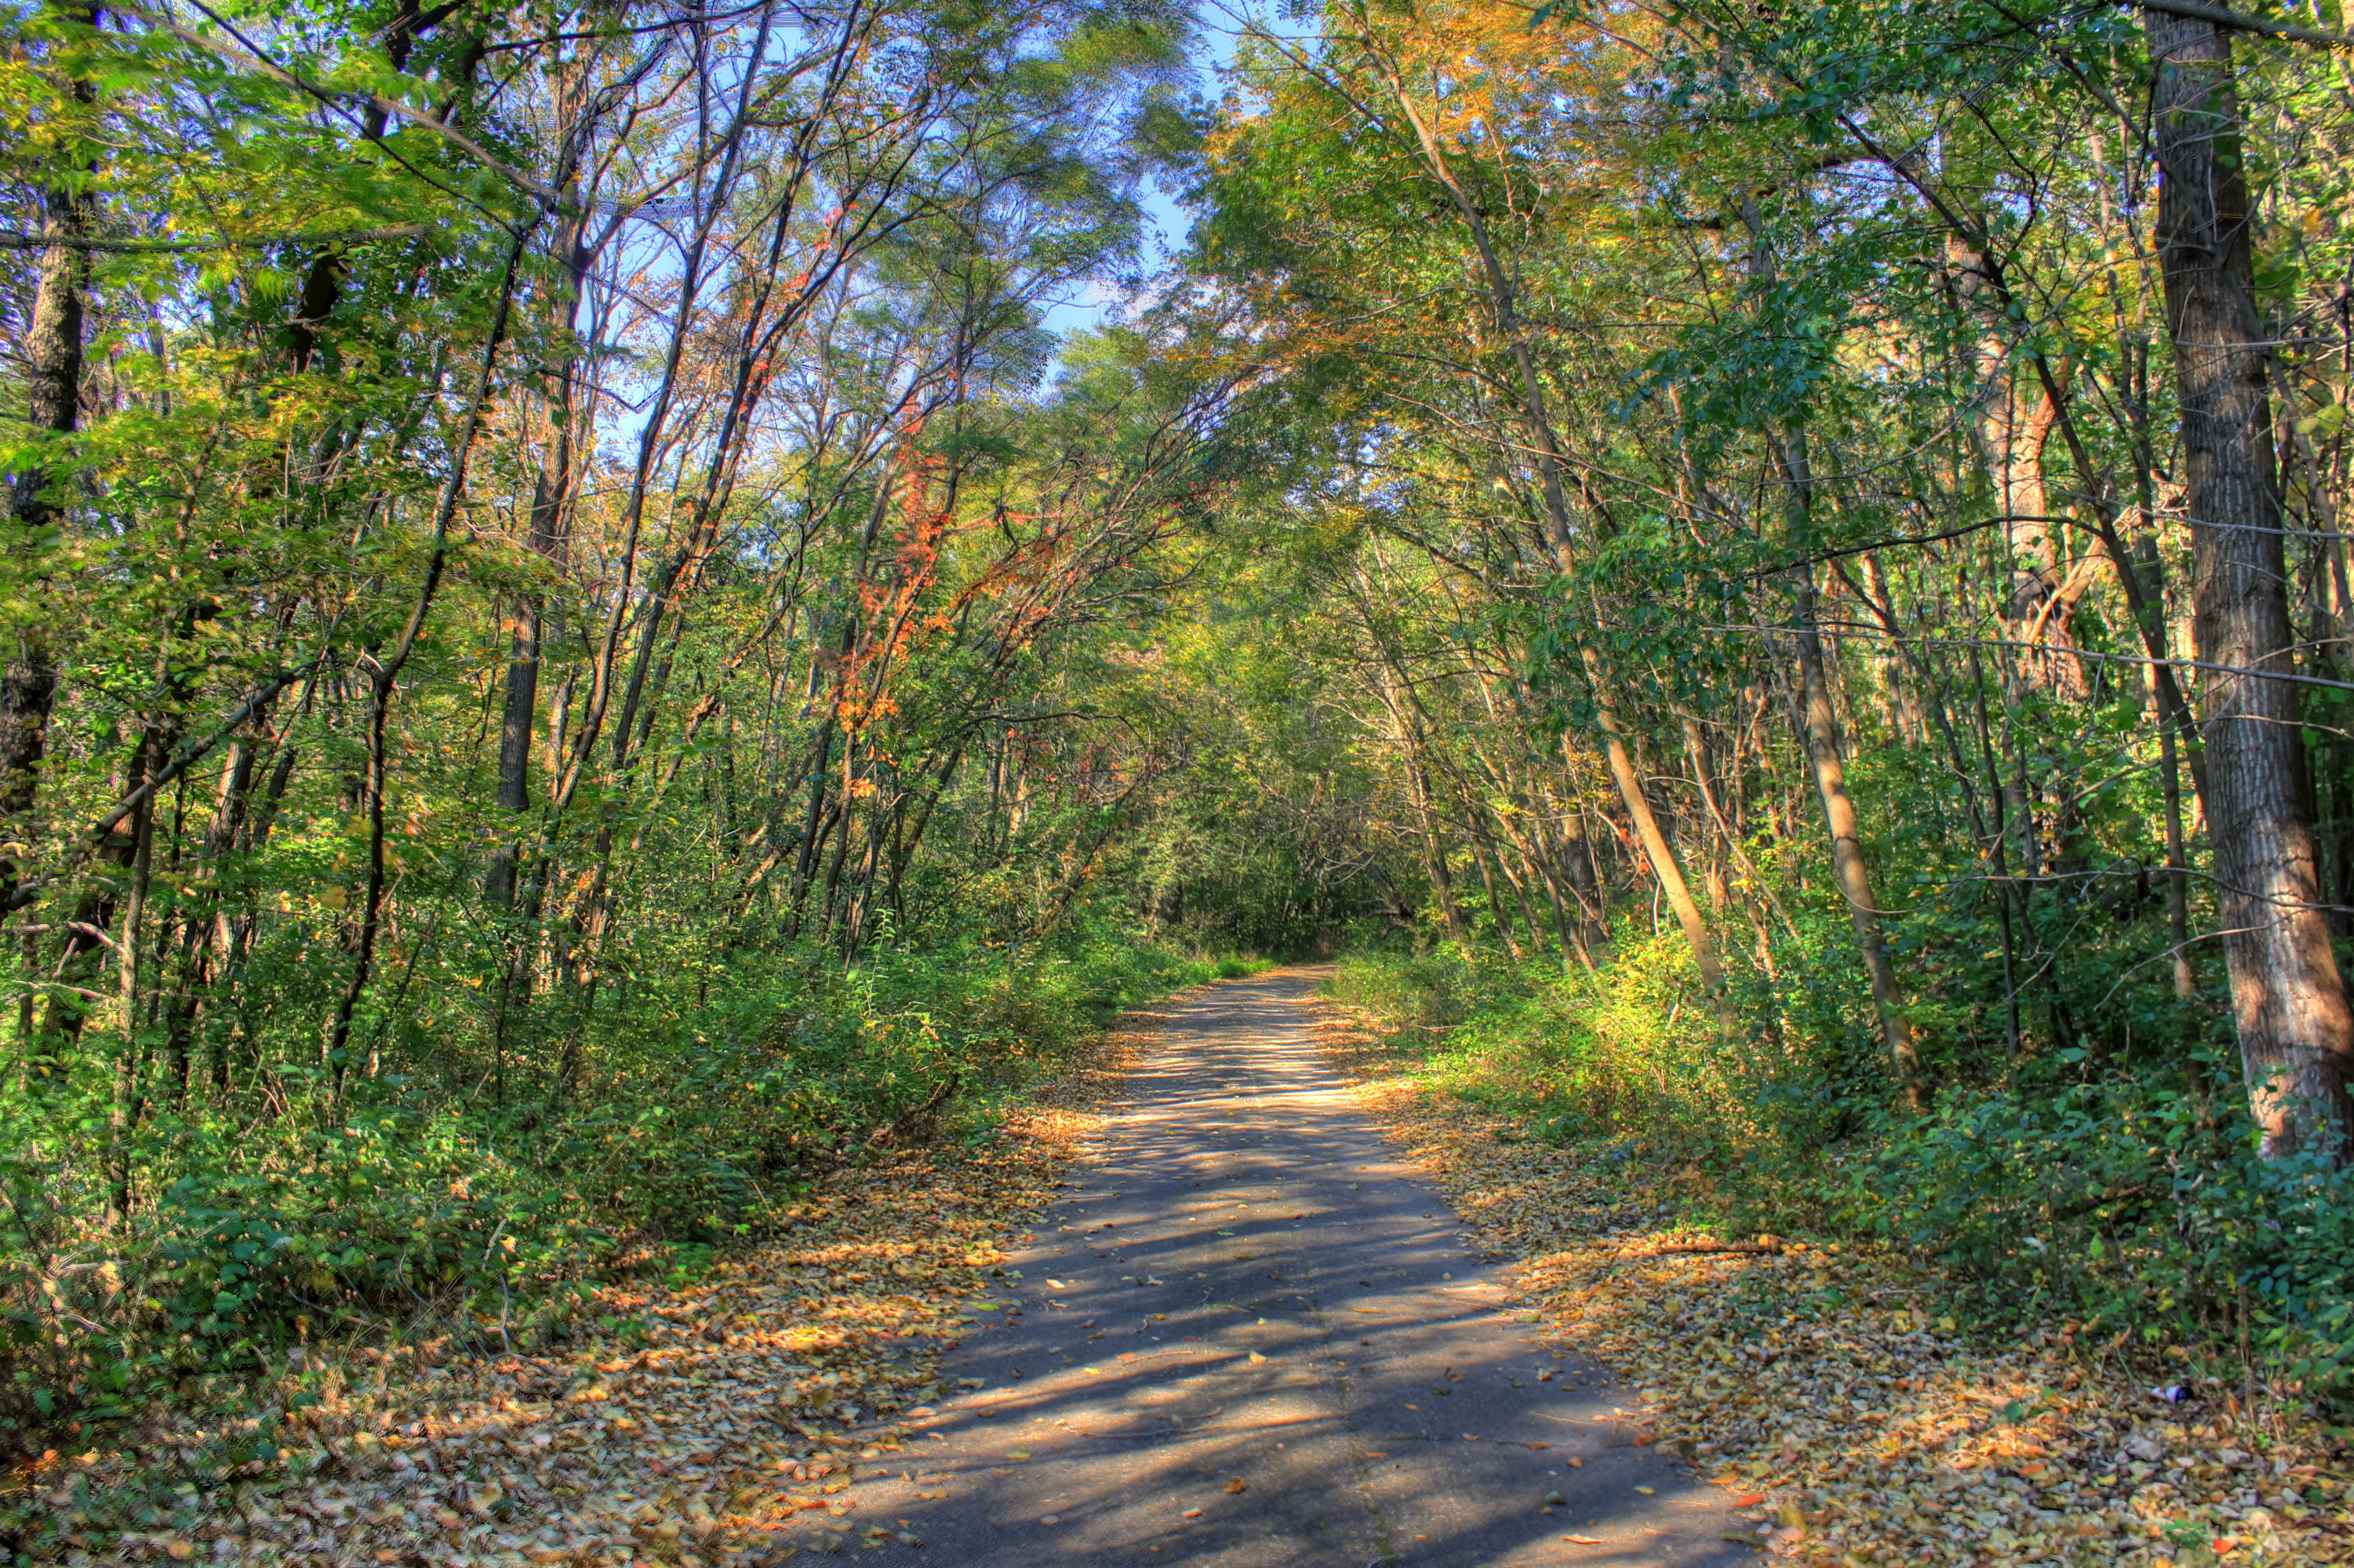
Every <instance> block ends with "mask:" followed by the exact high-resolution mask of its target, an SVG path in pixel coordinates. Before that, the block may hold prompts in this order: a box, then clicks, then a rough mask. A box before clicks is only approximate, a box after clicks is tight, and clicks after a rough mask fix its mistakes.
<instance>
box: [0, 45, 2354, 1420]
mask: <svg viewBox="0 0 2354 1568" xmlns="http://www.w3.org/2000/svg"><path fill="white" fill-rule="evenodd" d="M0 16H5V27H6V42H5V52H0V106H5V108H4V109H0V113H5V135H0V172H5V177H0V203H5V207H6V209H7V210H6V212H5V217H0V249H4V250H5V254H6V256H7V257H8V259H9V261H8V267H7V272H6V287H5V294H0V344H5V355H0V415H5V424H0V432H5V443H4V444H0V465H5V471H6V473H7V476H8V483H9V490H8V496H7V506H8V514H7V521H6V524H5V552H0V560H5V592H0V613H5V622H6V625H5V639H6V646H5V659H6V661H7V662H6V669H5V679H0V938H5V944H0V946H5V959H0V967H5V974H6V976H7V980H6V989H7V998H6V1000H7V1003H8V1005H7V1006H6V1008H5V1010H0V1307H5V1321H6V1325H7V1331H8V1340H7V1348H6V1351H5V1363H0V1365H5V1385H4V1386H0V1420H5V1424H6V1426H7V1430H8V1432H9V1435H10V1441H11V1442H12V1443H22V1444H25V1445H27V1446H30V1447H32V1448H34V1449H36V1450H37V1449H38V1448H39V1447H40V1446H41V1444H42V1443H43V1441H44V1440H45V1438H44V1436H43V1435H44V1434H45V1433H46V1432H48V1431H49V1430H51V1429H52V1427H53V1426H54V1425H55V1424H56V1423H58V1422H61V1421H67V1420H76V1421H80V1420H95V1419H101V1418H104V1417H105V1416H107V1415H108V1414H110V1413H114V1414H119V1413H121V1412H122V1411H124V1410H126V1409H128V1408H130V1407H131V1406H133V1405H135V1404H138V1403H139V1402H140V1401H142V1400H144V1399H146V1398H148V1397H150V1396H151V1395H152V1394H153V1393H154V1391H155V1390H157V1389H159V1388H167V1387H170V1386H172V1385H174V1383H175V1382H176V1381H177V1380H181V1379H185V1378H187V1377H190V1376H193V1375H197V1374H204V1373H209V1372H224V1371H228V1372H234V1371H235V1370H237V1369H239V1368H240V1367H242V1366H245V1365H248V1364H249V1363H251V1362H252V1361H254V1360H255V1358H257V1357H265V1356H270V1355H276V1354H281V1353H282V1352H283V1351H284V1348H285V1347H286V1345H288V1344H289V1343H290V1342H292V1340H294V1339H296V1338H299V1337H302V1336H308V1335H324V1334H334V1333H355V1334H366V1333H371V1332H376V1331H377V1330H378V1328H379V1327H380V1326H381V1325H383V1324H385V1323H387V1322H390V1321H394V1320H397V1319H400V1318H401V1317H403V1315H408V1314H416V1313H424V1312H430V1313H439V1314H444V1315H448V1314H453V1313H454V1314H458V1315H461V1316H463V1315H465V1314H469V1313H472V1314H475V1315H477V1316H478V1317H479V1319H480V1320H481V1321H483V1322H495V1323H496V1324H497V1326H498V1331H499V1332H500V1333H502V1334H505V1333H508V1332H509V1331H510V1330H511V1327H513V1326H514V1325H520V1324H526V1323H530V1322H537V1321H542V1320H543V1319H544V1320H545V1321H546V1323H548V1324H553V1325H557V1326H559V1327H560V1317H561V1314H560V1310H559V1308H561V1304H562V1302H563V1300H564V1298H565V1292H566V1291H567V1289H568V1288H569V1287H570V1286H571V1285H572V1284H574V1283H576V1282H578V1281H581V1280H583V1279H587V1278H591V1277H596V1276H598V1275H599V1272H600V1271H609V1270H612V1269H618V1268H625V1267H631V1266H644V1265H645V1263H646V1260H648V1259H652V1260H655V1261H656V1262H657V1263H658V1262H659V1261H660V1260H662V1259H663V1258H667V1257H672V1256H674V1255H677V1254H678V1253H679V1252H680V1250H681V1249H694V1248H700V1249H706V1250H707V1249H724V1248H725V1247H726V1246H727V1245H729V1244H730V1242H731V1241H732V1240H733V1239H735V1238H737V1237H741V1236H745V1235H748V1234H754V1233H756V1232H757V1231H758V1229H759V1227H760V1226H761V1225H762V1224H763V1223H764V1215H765V1214H767V1213H769V1209H770V1206H771V1205H772V1204H774V1203H775V1202H778V1201H779V1199H780V1198H781V1197H784V1196H788V1195H790V1193H791V1192H794V1191H795V1190H796V1184H797V1183H801V1182H803V1181H807V1180H809V1179H810V1178H811V1176H812V1175H813V1174H815V1173H817V1172H821V1171H826V1170H830V1169H833V1168H836V1167H839V1166H842V1165H843V1164H846V1163H849V1162H853V1161H855V1160H858V1159H859V1158H861V1156H862V1152H863V1151H864V1150H869V1149H872V1148H875V1147H877V1146H880V1145H883V1144H886V1143H890V1142H892V1141H893V1140H906V1139H941V1140H948V1141H951V1142H953V1141H955V1140H959V1139H963V1140H967V1141H974V1140H985V1139H988V1138H989V1137H991V1129H992V1128H993V1127H994V1126H995V1121H994V1116H995V1107H998V1106H999V1105H1000V1104H1002V1101H1003V1100H1004V1098H1005V1097H1007V1096H1009V1095H1012V1094H1014V1093H1016V1092H1018V1091H1019V1090H1020V1089H1021V1087H1022V1086H1023V1085H1025V1084H1027V1083H1029V1082H1030V1081H1032V1080H1033V1079H1034V1078H1035V1077H1036V1076H1037V1075H1040V1074H1042V1073H1044V1072H1046V1071H1049V1070H1050V1069H1051V1067H1052V1065H1053V1064H1054V1063H1055V1061H1056V1060H1057V1058H1058V1053H1061V1052H1063V1051H1064V1050H1066V1048H1067V1047H1069V1046H1070V1045H1071V1044H1073V1043H1074V1042H1076V1041H1077V1040H1079V1039H1081V1038H1082V1037H1083V1036H1085V1035H1087V1033H1089V1032H1090V1031H1092V1030H1094V1029H1096V1028H1098V1027H1100V1025H1101V1024H1102V1022H1104V1021H1105V1020H1106V1019H1108V1017H1110V1016H1111V1015H1112V1014H1114V1013H1116V1012H1119V1010H1120V1009H1122V1008H1123V1007H1126V1006H1129V1005H1133V1004H1135V1003H1138V1002H1140V1001H1145V1000H1147V999H1150V998H1151V997H1154V996H1156V995H1159V994H1162V993H1164V992H1166V991H1169V990H1170V989H1172V988H1173V987H1176V986H1178V985H1181V984H1183V983H1186V982H1188V981H1190V980H1196V979H1200V978H1204V976H1207V975H1211V974H1214V973H1215V972H1216V970H1217V966H1218V965H1219V963H1220V962H1221V960H1224V961H1225V964H1226V967H1227V969H1229V970H1231V971H1234V972H1239V969H1237V967H1236V966H1237V965H1238V964H1240V963H1242V962H1245V961H1252V960H1256V959H1261V958H1266V959H1274V958H1305V957H1320V958H1321V957H1331V956H1334V955H1336V954H1337V955H1339V956H1340V957H1341V959H1342V963H1341V969H1340V970H1339V971H1338V978H1337V980H1335V981H1334V987H1335V990H1336V992H1337V994H1339V995H1340V996H1341V998H1343V999H1344V1000H1348V1001H1354V1002H1356V1003H1358V1004H1359V1005H1361V1006H1362V1007H1363V1008H1365V1009H1367V1010H1368V1011H1370V1012H1373V1013H1375V1014H1376V1015H1379V1016H1382V1017H1384V1018H1387V1019H1390V1020H1392V1021H1394V1022H1398V1023H1400V1024H1401V1025H1404V1024H1412V1025H1416V1026H1418V1027H1421V1028H1424V1029H1427V1030H1430V1031H1433V1032H1437V1037H1438V1038H1441V1039H1442V1040H1443V1042H1444V1045H1443V1049H1444V1050H1445V1051H1446V1052H1447V1053H1448V1054H1449V1055H1448V1061H1449V1062H1450V1063H1451V1064H1452V1065H1451V1066H1450V1067H1449V1068H1448V1071H1449V1072H1451V1073H1452V1074H1453V1075H1455V1076H1454V1079H1453V1081H1454V1082H1455V1084H1456V1086H1457V1087H1458V1091H1459V1092H1460V1093H1462V1094H1464V1095H1468V1096H1471V1097H1477V1098H1480V1099H1482V1100H1484V1101H1487V1102H1490V1103H1494V1104H1496V1105H1499V1106H1500V1107H1510V1108H1511V1110H1512V1111H1513V1112H1514V1113H1515V1114H1518V1115H1525V1116H1526V1117H1527V1118H1529V1125H1530V1126H1531V1127H1532V1128H1535V1129H1536V1130H1537V1131H1538V1132H1539V1133H1541V1134H1542V1136H1543V1137H1545V1138H1548V1139H1555V1140H1558V1141H1562V1142H1566V1143H1575V1142H1577V1141H1579V1140H1585V1141H1588V1142H1592V1143H1595V1144H1596V1145H1610V1146H1613V1147H1617V1148H1619V1149H1623V1150H1630V1151H1632V1152H1633V1153H1634V1154H1635V1155H1636V1156H1638V1157H1640V1158H1642V1159H1644V1160H1653V1161H1656V1162H1658V1168H1659V1170H1660V1171H1663V1172H1665V1171H1677V1172H1681V1174H1680V1175H1679V1176H1678V1177H1677V1181H1679V1182H1681V1183H1682V1185H1681V1188H1680V1189H1679V1190H1680V1191H1681V1192H1684V1193H1685V1194H1686V1196H1687V1197H1688V1198H1689V1200H1690V1201H1691V1202H1692V1203H1693V1204H1694V1205H1697V1206H1698V1209H1699V1210H1700V1211H1704V1212H1706V1213H1710V1214H1712V1215H1713V1216H1715V1217H1716V1218H1717V1219H1719V1220H1720V1221H1721V1222H1723V1223H1725V1224H1743V1225H1746V1226H1748V1227H1750V1228H1752V1229H1764V1228H1773V1229H1789V1230H1812V1231H1814V1232H1816V1233H1819V1234H1828V1235H1836V1236H1843V1237H1847V1238H1850V1239H1853V1240H1865V1239H1868V1240H1872V1241H1875V1242H1878V1243H1881V1244H1884V1245H1890V1246H1893V1247H1898V1248H1903V1249H1908V1250H1909V1251H1910V1252H1912V1253H1914V1254H1915V1255H1922V1256H1925V1257H1931V1258H1935V1259H1936V1260H1938V1261H1939V1262H1940V1264H1941V1266H1951V1267H1952V1268H1954V1269H1956V1271H1958V1274H1959V1276H1960V1277H1965V1278H1967V1279H1969V1280H1973V1281H1976V1282H1977V1284H1976V1286H1975V1289H1976V1291H1977V1294H1976V1296H1975V1297H1974V1298H1973V1299H1974V1303H1975V1309H1976V1310H1977V1311H1978V1312H1979V1313H1981V1314H1983V1316H1984V1318H1985V1319H1986V1320H1988V1321H1990V1322H1993V1321H2016V1320H2020V1319H2025V1318H2029V1317H2037V1318H2039V1319H2046V1320H2052V1321H2061V1320H2064V1321H2066V1323H2067V1324H2068V1326H2069V1328H2070V1330H2071V1331H2072V1332H2075V1333H2081V1334H2082V1335H2083V1336H2084V1340H2085V1341H2086V1342H2087V1343H2097V1344H2102V1345H2106V1346H2109V1347H2110V1348H2112V1349H2114V1350H2116V1351H2118V1352H2119V1353H2121V1354H2127V1355H2143V1354H2147V1355H2150V1356H2159V1357H2163V1356H2168V1355H2171V1356H2176V1357H2190V1358H2192V1359H2193V1360H2194V1361H2199V1358H2206V1357H2210V1356H2212V1357H2215V1358H2220V1359H2219V1360H2214V1361H2212V1362H2211V1363H2210V1362H2209V1361H2199V1364H2200V1367H2201V1369H2202V1370H2203V1369H2204V1368H2205V1367H2207V1366H2208V1365H2209V1364H2212V1365H2213V1366H2214V1367H2217V1368H2221V1369H2227V1370H2228V1372H2229V1374H2230V1376H2231V1377H2232V1380H2233V1381H2234V1383H2239V1382H2241V1381H2242V1380H2243V1379H2244V1380H2246V1386H2247V1388H2248V1389H2249V1390H2250V1392H2251V1397H2253V1396H2254V1394H2253V1391H2254V1390H2255V1388H2256V1386H2257V1383H2258V1382H2259V1381H2261V1382H2263V1383H2264V1384H2265V1386H2266V1387H2267V1388H2268V1389H2269V1390H2270V1392H2271V1393H2272V1395H2274V1396H2275V1397H2278V1398H2280V1399H2284V1400H2288V1401H2292V1402H2311V1401H2317V1400H2319V1401H2334V1400H2338V1399H2339V1398H2341V1397H2342V1396H2343V1393H2344V1391H2345V1389H2346V1387H2347V1384H2348V1381H2349V1379H2354V1186H2349V1181H2354V1178H2349V1176H2348V1175H2347V1174H2346V1170H2347V1166H2348V1156H2349V1143H2348V1139H2349V1128H2354V1107H2349V1098H2348V1085H2349V1079H2354V1012H2349V1003H2348V992H2347V989H2346V981H2345V973H2346V968H2345V966H2346V960H2347V958H2348V956H2349V938H2354V733H2349V725H2354V702H2349V695H2354V640H2350V639H2354V632H2350V631H2349V625H2354V588H2349V567H2348V552H2347V548H2346V544H2347V540H2346V535H2345V533H2344V531H2343V528H2342V525H2341V522H2340V516H2339V509H2340V506H2341V504H2342V503H2344V502H2345V500H2346V499H2347V497H2348V493H2349V463H2354V444H2349V443H2354V429H2349V419H2348V400H2349V396H2354V221H2350V220H2354V210H2349V200H2354V147H2349V138H2354V38H2349V36H2348V34H2347V32H2346V31H2345V30H2344V29H2345V26H2346V20H2347V19H2346V18H2345V17H2344V16H2342V15H2341V14H2340V8H2339V7H2338V6H2337V5H2334V4H2327V3H2325V0H2306V3H2300V4H2296V5H2287V4H2278V5H2275V4H2270V3H2264V0H2240V3H2236V4H2234V5H2230V6H2223V5H2208V4H2191V3H2188V0H2143V3H2141V4H2137V5H2123V4H2101V3H2085V0H1828V3H1826V4H1821V5H1808V6H1787V5H1772V4H1748V3H1739V4H1736V3H1731V0H1726V3H1719V0H1596V3H1593V4H1583V5H1571V4H1564V3H1561V0H1547V3H1546V4H1543V5H1533V6H1532V5H1524V4H1520V3H1517V0H1515V3H1510V4H1506V3H1494V4H1440V5H1421V4H1414V3H1407V0H1400V3H1396V4H1380V5H1372V4H1363V3H1356V0H1331V3H1330V4H1325V5H1313V4H1309V3H1307V0H1298V3H1297V4H1295V5H1292V6H1291V7H1290V8H1289V9H1288V10H1285V11H1282V12H1281V13H1279V14H1278V13H1270V14H1267V15H1264V16H1262V15H1256V14H1253V15H1246V14H1244V13H1241V12H1232V13H1230V12H1228V11H1225V10H1224V9H1219V8H1215V7H1213V8H1211V9H1208V10H1204V11H1203V12H1201V13H1200V14H1198V15H1197V14H1195V13H1193V11H1191V10H1189V9H1188V8H1186V7H1184V6H1183V5H1179V4H1176V3H1174V0H995V3H991V4H987V5H982V4H976V3H973V0H743V3H741V4H732V5H724V6H721V7H719V8H699V7H698V6H697V5H695V3H694V0H661V3H641V0H598V3H594V4H588V5H543V4H537V3H533V4H527V5H488V4H479V3H475V0H444V3H442V4H437V5H423V4H420V3H419V0H352V3H349V4H344V3H338V0H322V3H319V4H313V5H252V4H244V3H239V4H235V5H205V4H201V3H198V0H152V3H151V4H145V5H127V4H113V3H111V0H110V3H105V4H91V3H88V0H49V3H48V4H43V5H30V4H24V3H16V4H11V5H7V6H5V8H0ZM1213 58H1215V59H1216V60H1217V62H1218V63H1217V65H1216V68H1215V69H1214V71H1213V70H1212V69H1210V65H1211V61H1212V59H1213ZM1172 201H1173V202H1174V203H1176V205H1177V207H1178V209H1179V210H1181V211H1182V220H1181V227H1184V228H1186V230H1187V231H1186V232H1185V233H1184V234H1182V235H1172V236H1171V245H1172V249H1170V250H1169V251H1168V252H1167V253H1166V254H1164V253H1163V251H1162V249H1161V248H1159V247H1158V246H1156V245H1155V243H1153V240H1152V235H1151V230H1152V228H1153V223H1154V219H1153V216H1152V215H1153V214H1154V212H1156V211H1165V210H1167V209H1168V208H1169V206H1170V203H1171V202H1172ZM1074 302H1079V304H1080V306H1082V307H1083V308H1078V309H1076V310H1075V308H1074ZM1074 322H1077V323H1080V324H1077V325H1073V324H1071V323H1074ZM1055 323H1062V324H1061V325H1060V326H1057V325H1056V324H1055ZM535 1313H536V1314H539V1317H537V1318H535V1317H534V1314H535ZM514 1331H518V1332H520V1331H522V1330H521V1329H520V1328H515V1329H514ZM549 1331H556V1330H554V1329H551V1330H549Z"/></svg>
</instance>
